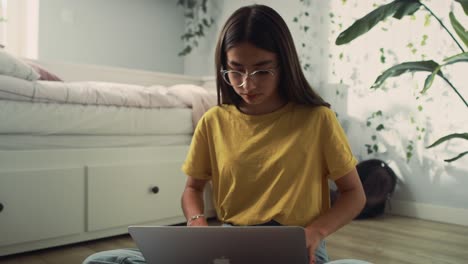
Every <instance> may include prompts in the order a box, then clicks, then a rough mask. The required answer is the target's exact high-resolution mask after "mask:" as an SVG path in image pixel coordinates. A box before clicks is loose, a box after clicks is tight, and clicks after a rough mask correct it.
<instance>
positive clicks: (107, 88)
mask: <svg viewBox="0 0 468 264" xmlns="http://www.w3.org/2000/svg"><path fill="white" fill-rule="evenodd" d="M216 98H217V97H216V93H215V92H214V91H211V92H208V91H207V90H205V89H204V88H203V87H200V86H197V85H191V84H179V85H173V86H170V87H164V86H160V85H152V86H141V85H130V84H122V83H110V82H51V81H26V80H22V79H18V78H14V77H10V76H5V75H0V100H5V101H23V102H39V103H56V104H61V105H65V104H66V105H70V104H71V105H95V106H117V107H127V108H146V109H153V108H190V109H192V124H193V126H196V124H197V122H198V120H199V119H200V118H201V116H202V115H203V114H204V113H205V112H206V111H207V110H208V109H209V108H211V107H212V106H214V105H216ZM0 121H1V120H0ZM0 133H1V132H0Z"/></svg>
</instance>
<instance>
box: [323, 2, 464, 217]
mask: <svg viewBox="0 0 468 264" xmlns="http://www.w3.org/2000/svg"><path fill="white" fill-rule="evenodd" d="M374 2H375V1H373V0H349V1H347V3H346V4H345V5H343V4H342V3H341V1H335V2H334V4H333V8H332V10H331V12H333V13H334V16H335V17H336V23H335V24H334V25H333V26H332V29H334V30H335V32H334V33H332V34H331V35H330V50H331V58H330V60H329V64H330V70H331V71H330V76H329V80H330V81H331V82H340V81H342V82H343V83H344V85H345V86H346V87H347V88H343V87H342V88H338V89H331V90H329V91H322V92H323V93H325V94H326V95H327V98H328V99H329V100H331V102H332V104H334V105H338V106H342V105H345V106H346V107H344V108H343V109H341V110H340V111H338V112H339V114H340V119H341V120H342V121H343V123H344V125H345V126H346V128H347V134H348V137H349V139H350V142H351V145H352V148H353V151H354V152H355V153H356V155H357V156H358V157H359V158H360V159H369V158H375V157H377V158H380V159H383V160H385V161H387V162H388V163H389V164H390V166H391V167H392V168H394V170H395V171H396V172H397V174H398V176H399V179H400V181H399V183H398V186H397V190H396V193H395V196H394V201H395V202H394V206H393V211H394V212H395V213H397V214H403V215H409V216H416V217H421V218H426V219H432V220H437V221H444V222H449V223H456V224H463V225H468V203H467V202H466V201H468V192H467V191H466V188H467V187H468V157H466V156H465V157H463V158H461V159H459V160H457V161H455V162H453V163H447V162H444V161H443V159H447V158H452V157H455V156H456V155H457V154H458V153H461V152H463V151H466V150H467V149H468V144H467V143H468V142H467V141H466V140H453V141H451V142H450V143H447V144H442V145H440V146H438V147H435V148H433V149H426V148H425V147H426V146H428V145H430V144H431V143H433V142H434V141H435V140H436V139H438V138H440V137H442V136H444V135H447V134H450V133H461V132H468V114H467V113H468V111H467V108H466V106H464V104H463V103H462V101H461V100H460V99H459V98H458V97H457V96H456V94H455V93H454V92H453V91H452V89H451V88H450V87H449V86H448V85H447V84H446V83H445V82H444V81H443V80H441V79H440V78H436V80H435V81H434V84H433V86H432V87H431V88H430V90H429V91H428V92H427V94H425V95H421V94H420V91H421V90H422V87H423V84H424V80H425V78H426V76H427V75H428V74H429V73H418V74H414V75H412V74H404V75H402V76H400V77H396V78H390V79H388V80H387V81H386V82H385V84H384V85H383V89H379V90H377V91H372V90H370V89H369V87H370V86H371V85H372V84H373V82H374V81H375V79H376V78H377V76H378V75H379V74H381V73H382V72H383V71H384V70H385V69H387V68H389V67H391V66H392V65H395V64H398V63H402V62H405V61H419V60H423V59H424V60H429V59H433V60H435V61H437V62H439V63H440V62H442V60H443V59H444V58H445V57H448V56H450V55H454V54H457V53H460V52H461V51H460V50H459V49H458V47H457V46H456V45H455V44H454V42H453V41H452V40H451V39H450V38H449V35H448V34H447V33H446V32H444V31H443V29H442V28H441V27H440V25H439V24H438V23H437V21H436V20H435V19H431V20H430V23H429V24H427V23H426V22H427V21H426V17H425V16H426V14H428V13H427V12H425V11H422V10H421V11H418V12H417V13H416V16H415V17H414V18H413V19H411V18H409V17H406V18H404V19H402V20H401V21H400V20H396V19H388V20H387V21H386V22H385V23H381V24H379V25H378V26H376V27H375V28H373V29H372V30H371V31H370V32H368V33H367V34H365V35H363V36H361V37H360V38H358V39H356V40H354V41H353V42H351V43H350V44H347V45H344V46H335V45H334V41H335V39H336V37H337V36H338V33H339V32H340V30H339V28H338V24H339V23H342V24H343V28H342V30H344V29H345V28H346V27H348V26H349V25H351V23H352V22H353V21H354V19H357V18H360V17H362V16H364V15H365V14H367V13H368V12H370V11H371V10H373V9H374V7H373V3H374ZM383 2H384V1H378V4H382V3H383ZM427 5H428V6H429V7H430V8H431V9H433V11H434V12H435V13H436V14H437V15H438V16H440V18H441V19H442V20H443V21H444V22H445V25H446V26H448V27H449V28H451V26H450V22H449V19H448V13H449V11H450V10H451V5H450V3H447V2H445V1H444V2H442V1H441V2H439V1H437V2H434V1H432V2H429V3H427ZM452 7H455V8H454V11H455V13H456V15H457V17H458V18H460V20H461V21H464V22H463V24H464V25H465V26H466V25H468V24H467V22H468V19H467V18H468V17H466V16H465V15H464V13H463V11H462V9H461V6H459V4H456V5H455V6H452ZM462 19H463V20H462ZM382 28H383V29H384V30H382ZM423 35H426V36H428V38H427V40H426V43H425V44H424V45H422V44H421V43H422V36H423ZM409 43H412V44H413V45H414V47H415V48H416V50H413V51H412V50H411V48H409V47H408V44H409ZM380 48H382V49H383V50H384V53H383V54H384V56H385V57H386V60H385V62H381V61H380V56H381V52H380V51H379V50H380ZM339 54H342V56H340V55H339ZM442 71H443V72H444V74H445V75H446V76H448V78H449V79H450V80H451V81H452V83H453V84H454V85H455V86H456V87H457V88H458V89H459V91H460V92H461V93H462V94H463V96H464V97H465V99H466V98H468V90H467V89H466V88H467V87H466V72H468V65H467V64H466V63H461V64H457V65H453V66H450V67H446V68H444V69H443V70H442ZM336 92H339V95H336ZM418 97H419V99H417V98H418ZM418 107H421V109H422V110H419V109H418ZM378 110H381V111H383V113H384V117H383V118H377V119H374V120H372V123H373V124H372V126H371V127H367V125H366V122H367V118H368V117H369V116H370V114H371V113H372V112H375V111H378ZM411 118H413V120H414V123H412V122H411ZM380 123H383V124H384V125H385V127H386V129H385V130H384V131H382V133H376V131H375V127H376V126H377V125H378V124H380ZM416 127H419V128H424V129H425V132H424V133H421V132H418V131H417V129H416ZM372 135H377V137H378V140H377V142H379V143H378V145H379V149H380V151H379V153H378V154H377V155H375V154H370V155H369V154H367V150H366V148H365V147H364V144H369V143H370V144H372V143H373V141H372V139H371V136H372ZM418 136H421V139H418ZM410 140H412V141H413V142H414V144H413V148H414V151H413V157H412V158H411V159H410V160H409V161H407V159H406V148H407V146H408V143H409V142H410ZM437 215H438V216H437Z"/></svg>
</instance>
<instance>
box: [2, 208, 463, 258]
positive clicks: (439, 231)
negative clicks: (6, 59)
mask: <svg viewBox="0 0 468 264" xmlns="http://www.w3.org/2000/svg"><path fill="white" fill-rule="evenodd" d="M210 224H211V225H219V222H217V221H211V222H210ZM118 248H136V245H135V243H134V242H133V240H132V239H131V237H130V236H128V235H123V236H116V237H111V238H105V239H100V240H95V241H90V242H84V243H79V244H75V245H69V246H63V247H57V248H51V249H46V250H40V251H35V252H30V253H23V254H18V255H14V256H10V257H6V258H3V259H0V264H58V263H67V264H68V263H70V264H75V263H76V264H80V263H81V262H82V261H83V260H84V259H85V258H86V257H87V256H89V255H91V254H93V253H95V252H100V251H105V250H112V249H118ZM327 250H328V254H329V255H330V258H331V259H332V260H335V259H349V258H354V259H362V260H367V261H369V262H372V263H379V264H380V263H382V264H393V263H398V264H418V263H421V264H427V263H438V264H460V263H468V227H465V226H457V225H450V224H443V223H437V222H430V221H424V220H419V219H413V218H406V217H400V216H391V215H386V216H384V217H380V218H376V219H370V220H360V221H353V222H352V223H351V224H349V225H347V226H345V227H343V228H342V229H340V230H339V231H338V232H336V233H335V234H332V235H331V236H329V237H328V239H327Z"/></svg>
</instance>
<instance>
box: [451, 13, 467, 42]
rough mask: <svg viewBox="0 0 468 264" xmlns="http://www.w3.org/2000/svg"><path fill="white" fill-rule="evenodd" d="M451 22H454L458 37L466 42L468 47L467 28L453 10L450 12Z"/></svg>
mask: <svg viewBox="0 0 468 264" xmlns="http://www.w3.org/2000/svg"><path fill="white" fill-rule="evenodd" d="M449 16H450V23H452V27H453V29H455V32H456V33H457V35H458V37H460V39H461V40H462V41H463V43H465V46H467V47H468V32H467V31H466V30H465V28H464V27H463V26H462V24H460V22H458V20H457V18H456V17H455V15H454V14H453V12H450V14H449Z"/></svg>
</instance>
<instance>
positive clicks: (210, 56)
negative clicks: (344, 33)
mask: <svg viewBox="0 0 468 264" xmlns="http://www.w3.org/2000/svg"><path fill="white" fill-rule="evenodd" d="M211 2H212V3H211V6H210V8H212V11H211V12H212V14H213V17H214V19H215V21H216V22H217V24H215V25H214V26H213V27H212V28H211V29H210V30H209V32H208V34H207V37H206V38H205V39H203V41H202V44H201V45H200V47H198V48H196V49H195V50H194V51H193V52H192V53H191V54H190V55H188V56H186V59H185V73H187V74H190V75H214V73H215V69H214V51H215V48H216V42H217V38H218V34H219V32H220V30H221V27H222V26H223V25H224V23H225V22H226V20H227V19H228V17H229V16H230V15H231V14H232V13H233V12H234V11H235V10H237V9H238V8H240V7H242V6H245V5H251V4H264V5H268V6H270V7H272V8H274V9H275V10H276V11H277V12H278V13H279V14H280V15H281V16H282V17H283V19H284V20H285V21H286V24H287V25H288V27H289V29H290V31H291V32H292V35H293V38H294V42H295V44H296V47H297V48H298V52H301V48H300V47H299V46H300V43H301V41H304V37H303V34H302V33H301V32H300V31H299V25H298V24H297V23H294V22H293V18H294V17H295V16H297V15H299V13H300V12H301V10H303V5H302V4H301V2H300V1H299V0H297V1H280V0H260V1H253V0H237V1H211ZM311 5H312V9H314V10H315V11H317V12H318V13H321V16H322V20H326V18H327V14H328V9H329V6H328V3H327V2H324V1H317V0H316V1H311ZM315 19H317V20H320V17H319V16H317V17H316V18H315ZM312 27H313V28H314V29H315V30H317V31H319V32H327V24H326V23H324V24H319V23H317V24H316V25H313V26H312ZM327 37H328V35H327V34H325V35H323V36H322V35H320V34H319V37H318V38H317V39H315V40H314V43H313V44H314V45H315V48H314V50H316V51H320V50H321V49H322V50H324V52H323V56H319V55H318V54H315V53H314V54H312V56H313V60H314V62H315V66H316V67H315V70H316V74H314V75H313V76H307V77H309V81H310V82H311V83H312V84H314V85H319V84H321V83H322V84H323V83H326V77H327V74H326V70H327V56H326V55H327V50H328V43H327ZM306 41H311V40H310V39H307V40H306ZM322 73H323V74H322Z"/></svg>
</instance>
